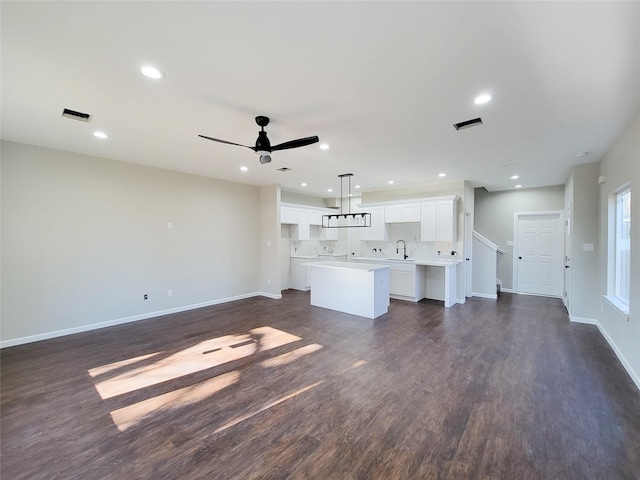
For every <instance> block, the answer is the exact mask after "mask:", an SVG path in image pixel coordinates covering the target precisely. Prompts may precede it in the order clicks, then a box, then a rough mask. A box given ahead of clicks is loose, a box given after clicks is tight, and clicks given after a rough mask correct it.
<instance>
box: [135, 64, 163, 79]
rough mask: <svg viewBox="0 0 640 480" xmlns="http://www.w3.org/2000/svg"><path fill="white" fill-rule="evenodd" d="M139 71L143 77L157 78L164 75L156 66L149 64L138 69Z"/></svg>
mask: <svg viewBox="0 0 640 480" xmlns="http://www.w3.org/2000/svg"><path fill="white" fill-rule="evenodd" d="M140 71H141V72H142V74H143V75H144V76H145V77H149V78H153V79H154V80H159V79H161V78H164V77H165V75H164V72H163V71H162V70H159V69H157V68H156V67H154V66H151V65H145V66H144V67H142V68H141V69H140Z"/></svg>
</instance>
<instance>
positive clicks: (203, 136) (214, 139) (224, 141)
mask: <svg viewBox="0 0 640 480" xmlns="http://www.w3.org/2000/svg"><path fill="white" fill-rule="evenodd" d="M198 136H199V137H202V138H206V139H207V140H213V141H214V142H220V143H226V144H227V145H237V146H238V147H245V148H250V149H251V150H254V148H253V147H249V146H247V145H242V144H240V143H233V142H227V141H226V140H220V139H219V138H213V137H207V136H206V135H198Z"/></svg>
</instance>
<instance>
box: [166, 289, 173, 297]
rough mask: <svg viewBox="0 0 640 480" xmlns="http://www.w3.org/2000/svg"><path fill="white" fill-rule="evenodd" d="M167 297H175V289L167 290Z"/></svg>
mask: <svg viewBox="0 0 640 480" xmlns="http://www.w3.org/2000/svg"><path fill="white" fill-rule="evenodd" d="M167 297H169V298H171V297H173V290H167Z"/></svg>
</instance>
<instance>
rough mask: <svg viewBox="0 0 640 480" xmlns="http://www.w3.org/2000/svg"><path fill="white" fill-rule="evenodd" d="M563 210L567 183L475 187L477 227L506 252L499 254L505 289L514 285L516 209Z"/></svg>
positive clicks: (500, 275) (475, 219)
mask: <svg viewBox="0 0 640 480" xmlns="http://www.w3.org/2000/svg"><path fill="white" fill-rule="evenodd" d="M555 210H564V185H558V186H554V187H546V188H525V189H521V190H504V191H500V192H488V191H487V190H486V189H485V188H484V187H482V188H476V189H475V205H474V229H475V230H476V231H477V232H478V233H480V234H482V235H483V236H485V237H486V238H487V239H489V240H491V241H492V242H493V243H495V244H496V245H498V246H499V247H500V248H502V249H503V250H505V251H506V253H505V254H502V255H501V254H498V278H499V279H500V280H501V281H502V288H503V289H505V290H511V289H512V288H513V247H511V246H507V242H508V241H513V240H514V238H513V218H514V213H516V212H543V211H545V212H546V211H555Z"/></svg>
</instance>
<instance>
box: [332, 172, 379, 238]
mask: <svg viewBox="0 0 640 480" xmlns="http://www.w3.org/2000/svg"><path fill="white" fill-rule="evenodd" d="M351 177H353V173H343V174H342V175H338V178H340V213H332V214H330V215H323V216H322V227H323V228H352V227H370V226H371V214H370V213H365V212H359V213H351ZM345 179H346V181H347V182H348V195H347V197H346V200H347V205H348V206H349V208H348V212H343V211H342V206H343V204H344V202H343V196H342V193H343V185H344V182H345Z"/></svg>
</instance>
